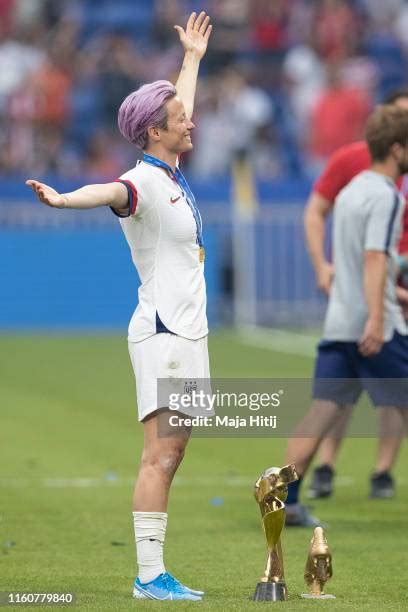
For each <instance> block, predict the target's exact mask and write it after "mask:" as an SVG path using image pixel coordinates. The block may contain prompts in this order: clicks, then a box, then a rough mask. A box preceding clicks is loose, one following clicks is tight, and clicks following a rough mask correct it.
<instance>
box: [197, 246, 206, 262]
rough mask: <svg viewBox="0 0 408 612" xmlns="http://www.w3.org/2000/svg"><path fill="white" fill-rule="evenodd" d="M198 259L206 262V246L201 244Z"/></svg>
mask: <svg viewBox="0 0 408 612" xmlns="http://www.w3.org/2000/svg"><path fill="white" fill-rule="evenodd" d="M198 259H199V261H200V263H204V260H205V248H204V247H203V246H200V248H199V250H198Z"/></svg>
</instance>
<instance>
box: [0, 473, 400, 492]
mask: <svg viewBox="0 0 408 612" xmlns="http://www.w3.org/2000/svg"><path fill="white" fill-rule="evenodd" d="M134 481H135V478H132V477H130V476H128V477H124V478H121V477H117V478H115V479H112V478H83V477H76V478H62V477H60V478H38V479H35V478H32V479H30V478H0V489H25V488H27V487H41V488H44V489H71V488H73V489H89V488H93V487H112V486H121V487H123V486H126V487H130V486H132V485H133V484H134ZM354 482H355V479H354V478H352V477H350V476H338V477H337V478H336V485H338V486H339V487H348V486H350V485H352V484H353V483H354ZM399 482H400V483H402V480H399ZM173 484H174V485H175V486H178V487H188V486H202V487H205V486H208V487H214V486H228V487H252V486H253V484H254V478H250V477H248V476H227V477H226V476H218V477H217V476H209V477H205V476H203V477H198V478H197V477H196V476H194V477H188V476H176V477H175V479H174V483H173Z"/></svg>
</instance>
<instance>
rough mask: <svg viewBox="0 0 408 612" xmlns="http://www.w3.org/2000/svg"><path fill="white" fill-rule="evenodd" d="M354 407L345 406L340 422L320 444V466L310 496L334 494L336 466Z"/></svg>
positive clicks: (338, 421) (309, 492)
mask: <svg viewBox="0 0 408 612" xmlns="http://www.w3.org/2000/svg"><path fill="white" fill-rule="evenodd" d="M352 414H353V406H344V407H343V409H342V411H341V413H340V415H339V418H338V420H337V421H336V422H335V424H334V425H333V427H331V428H330V429H329V431H328V432H327V434H326V437H325V438H323V440H322V441H321V443H320V446H319V455H318V465H317V467H315V469H314V470H313V476H312V479H311V483H310V487H309V491H308V496H309V497H312V498H317V497H329V496H330V495H331V494H332V493H333V479H334V466H335V463H336V458H337V455H338V452H339V450H340V448H341V445H342V442H343V439H344V436H345V434H346V430H347V426H348V424H349V421H350V418H351V415H352Z"/></svg>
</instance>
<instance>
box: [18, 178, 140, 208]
mask: <svg viewBox="0 0 408 612" xmlns="http://www.w3.org/2000/svg"><path fill="white" fill-rule="evenodd" d="M26 185H28V187H31V189H32V190H33V191H34V193H35V194H36V195H37V197H38V199H39V200H40V201H41V202H42V203H43V204H46V205H47V206H51V207H52V208H76V209H87V208H97V207H98V206H112V207H113V208H115V209H116V210H118V211H121V210H125V209H126V208H127V205H128V192H127V189H126V187H125V185H123V184H122V183H105V184H101V185H86V186H85V187H81V188H80V189H77V190H76V191H71V192H70V193H58V191H55V189H53V188H52V187H49V185H45V184H44V183H40V182H39V181H35V180H32V179H30V180H28V181H26Z"/></svg>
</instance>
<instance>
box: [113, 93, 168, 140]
mask: <svg viewBox="0 0 408 612" xmlns="http://www.w3.org/2000/svg"><path fill="white" fill-rule="evenodd" d="M175 95H177V91H176V88H175V87H174V85H173V84H172V83H170V81H154V83H147V84H146V85H142V87H139V89H137V90H136V91H134V92H132V93H131V94H130V95H128V97H127V98H126V99H125V100H124V101H123V102H122V104H121V107H120V109H119V114H118V125H119V130H120V132H121V134H122V136H124V138H126V140H128V141H129V142H131V143H132V144H135V145H137V146H138V147H140V148H141V149H144V148H145V147H146V145H147V129H148V128H149V127H150V126H152V125H156V126H158V127H162V128H163V127H166V124H167V110H166V103H167V102H168V101H169V100H171V98H174V96H175Z"/></svg>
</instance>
